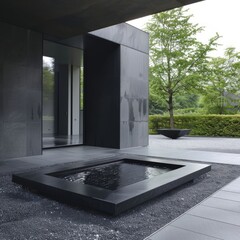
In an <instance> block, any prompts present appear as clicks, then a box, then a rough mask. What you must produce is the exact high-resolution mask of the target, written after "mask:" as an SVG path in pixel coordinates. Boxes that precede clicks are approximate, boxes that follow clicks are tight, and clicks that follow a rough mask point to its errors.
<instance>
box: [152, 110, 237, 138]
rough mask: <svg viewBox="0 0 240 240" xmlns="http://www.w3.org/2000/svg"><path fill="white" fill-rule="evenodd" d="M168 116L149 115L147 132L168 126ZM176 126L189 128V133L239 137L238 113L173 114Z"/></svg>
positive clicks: (154, 131)
mask: <svg viewBox="0 0 240 240" xmlns="http://www.w3.org/2000/svg"><path fill="white" fill-rule="evenodd" d="M168 123H169V117H166V116H160V115H151V116H149V132H150V133H156V132H157V129H158V128H168V126H169V124H168ZM175 126H176V128H182V129H183V128H187V129H191V133H190V135H196V136H225V137H240V115H185V116H175Z"/></svg>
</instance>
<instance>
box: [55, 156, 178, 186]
mask: <svg viewBox="0 0 240 240" xmlns="http://www.w3.org/2000/svg"><path fill="white" fill-rule="evenodd" d="M180 167H182V166H177V165H169V164H158V163H151V162H149V163H148V162H139V161H134V160H131V159H124V160H123V161H117V162H113V163H106V164H101V165H97V166H94V167H90V168H85V169H81V168H80V169H74V170H72V171H63V172H60V173H54V174H50V175H51V176H55V177H58V178H62V179H65V180H67V181H70V182H74V183H79V184H88V185H92V186H96V187H100V188H105V189H109V190H117V189H119V188H121V187H124V186H127V185H131V184H134V183H137V182H140V181H143V180H146V179H150V178H153V177H156V176H159V175H161V174H164V173H167V172H169V171H172V170H175V169H177V168H180Z"/></svg>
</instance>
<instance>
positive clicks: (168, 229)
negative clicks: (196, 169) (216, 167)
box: [0, 135, 240, 240]
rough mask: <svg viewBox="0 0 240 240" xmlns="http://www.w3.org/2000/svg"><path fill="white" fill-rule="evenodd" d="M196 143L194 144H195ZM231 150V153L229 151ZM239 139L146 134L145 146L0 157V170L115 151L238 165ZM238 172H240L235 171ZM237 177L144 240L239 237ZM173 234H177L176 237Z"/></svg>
mask: <svg viewBox="0 0 240 240" xmlns="http://www.w3.org/2000/svg"><path fill="white" fill-rule="evenodd" d="M196 146H197V147H196ZM232 152H233V153H232ZM239 152H240V139H236V138H203V137H201V138H197V137H185V138H180V139H179V140H169V139H167V138H164V137H161V136H159V135H156V136H151V137H150V144H149V146H148V147H138V148H132V149H123V150H116V149H108V148H98V147H89V146H76V147H68V148H58V149H48V150H44V151H43V155H41V156H34V157H25V158H18V159H9V160H2V161H0V174H1V175H3V174H8V173H12V172H13V171H14V172H18V171H20V172H21V171H23V170H24V171H25V170H28V169H31V168H35V167H39V166H50V165H55V164H59V163H68V162H76V161H83V162H84V161H86V162H89V161H90V159H94V158H95V159H96V158H99V157H101V158H104V157H110V156H115V155H116V154H119V153H128V154H139V155H145V156H153V157H161V158H173V159H182V160H185V161H198V162H210V163H222V164H231V165H240V154H238V153H239ZM239 176H240V173H239ZM239 186H240V178H238V179H236V180H235V181H233V182H232V183H230V184H229V185H227V186H225V187H224V188H223V189H221V190H220V191H218V192H216V193H215V194H213V195H212V196H210V197H209V198H208V199H206V200H204V201H203V202H202V203H200V204H199V205H197V206H195V207H194V208H192V209H190V210H189V211H188V212H186V213H185V214H183V215H182V216H180V217H179V218H177V219H176V220H174V221H173V222H171V223H170V224H168V225H167V226H165V227H164V228H162V229H160V230H159V231H157V232H156V233H154V234H153V235H151V236H150V237H148V238H147V240H156V239H164V240H173V239H178V240H181V239H184V240H203V239H204V240H208V239H209V240H211V239H212V240H216V239H229V240H235V239H240V224H239V223H240V187H239ZM176 236H177V238H176Z"/></svg>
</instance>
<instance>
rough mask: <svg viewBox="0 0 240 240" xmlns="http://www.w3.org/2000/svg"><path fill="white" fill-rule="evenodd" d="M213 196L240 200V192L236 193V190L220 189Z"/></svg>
mask: <svg viewBox="0 0 240 240" xmlns="http://www.w3.org/2000/svg"><path fill="white" fill-rule="evenodd" d="M213 197H215V198H222V199H226V200H232V201H237V202H240V194H239V193H234V192H228V191H222V190H221V191H218V192H216V193H215V194H213Z"/></svg>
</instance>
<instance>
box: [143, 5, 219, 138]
mask: <svg viewBox="0 0 240 240" xmlns="http://www.w3.org/2000/svg"><path fill="white" fill-rule="evenodd" d="M187 11H188V10H184V9H183V8H177V9H173V10H170V11H166V12H162V13H159V14H155V15H153V16H152V18H151V20H150V21H149V22H148V23H147V25H146V30H147V31H148V32H149V40H150V42H149V47H150V94H151V95H152V96H154V95H155V96H157V97H156V98H161V99H162V100H164V102H165V103H166V105H167V108H168V112H169V119H170V120H169V128H168V129H159V130H158V133H160V134H163V135H165V136H167V137H170V138H174V139H176V138H178V137H181V136H183V135H186V134H188V133H189V132H190V130H189V129H176V128H175V126H174V98H175V96H176V95H181V94H184V93H185V94H189V93H191V92H193V91H195V90H196V89H198V88H200V87H201V85H202V84H201V83H202V82H203V81H204V79H206V78H205V77H206V67H207V62H208V53H209V52H210V51H212V50H214V49H215V47H216V46H217V43H216V42H217V40H218V38H219V35H218V34H216V35H215V36H214V37H213V38H211V39H210V40H209V41H208V43H205V44H204V43H201V42H200V41H198V39H197V34H198V33H200V32H202V31H203V27H199V26H198V24H193V23H192V22H191V21H190V19H191V17H192V16H191V15H187Z"/></svg>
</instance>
